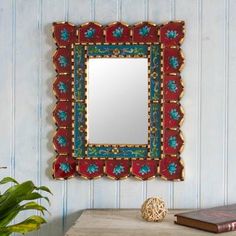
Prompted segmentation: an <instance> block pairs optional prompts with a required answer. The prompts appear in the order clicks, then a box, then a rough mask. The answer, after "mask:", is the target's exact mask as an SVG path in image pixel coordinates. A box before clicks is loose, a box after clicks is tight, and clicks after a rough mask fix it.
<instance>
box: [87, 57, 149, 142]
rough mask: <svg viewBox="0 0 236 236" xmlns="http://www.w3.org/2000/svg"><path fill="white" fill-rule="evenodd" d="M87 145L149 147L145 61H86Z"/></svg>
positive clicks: (122, 59)
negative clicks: (140, 145) (147, 145)
mask: <svg viewBox="0 0 236 236" xmlns="http://www.w3.org/2000/svg"><path fill="white" fill-rule="evenodd" d="M87 89H88V143H89V144H147V143H148V59H147V58H95V59H89V60H88V87H87Z"/></svg>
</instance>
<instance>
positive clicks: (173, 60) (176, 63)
mask: <svg viewBox="0 0 236 236" xmlns="http://www.w3.org/2000/svg"><path fill="white" fill-rule="evenodd" d="M169 63H170V66H171V67H172V68H174V69H177V68H178V67H179V61H178V59H177V57H174V56H172V57H171V58H170V59H169Z"/></svg>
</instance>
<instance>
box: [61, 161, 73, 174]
mask: <svg viewBox="0 0 236 236" xmlns="http://www.w3.org/2000/svg"><path fill="white" fill-rule="evenodd" d="M59 168H60V169H61V170H62V171H63V172H65V173H69V172H70V169H71V167H70V164H69V163H60V167H59Z"/></svg>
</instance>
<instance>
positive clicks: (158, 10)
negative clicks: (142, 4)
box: [148, 0, 171, 24]
mask: <svg viewBox="0 0 236 236" xmlns="http://www.w3.org/2000/svg"><path fill="white" fill-rule="evenodd" d="M170 3H171V2H170V0H166V1H162V0H149V8H148V10H149V14H148V16H149V20H150V21H153V22H154V23H156V24H162V23H164V22H166V21H169V20H170V14H171V8H170Z"/></svg>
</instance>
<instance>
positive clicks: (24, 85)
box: [12, 0, 39, 218]
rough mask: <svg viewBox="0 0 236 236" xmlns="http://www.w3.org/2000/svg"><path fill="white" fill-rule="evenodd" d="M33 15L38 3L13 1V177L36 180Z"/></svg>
mask: <svg viewBox="0 0 236 236" xmlns="http://www.w3.org/2000/svg"><path fill="white" fill-rule="evenodd" d="M37 17H38V5H37V4H35V2H33V1H28V0H27V1H21V0H18V1H16V57H15V63H16V64H15V165H16V168H15V177H16V179H17V180H18V181H20V182H21V181H25V180H32V181H33V182H34V183H36V184H37V171H38V168H37V167H38V166H37V164H38V162H37V161H38V145H37V141H38V139H37V138H38V136H37V135H38V130H37V125H38V113H37V112H38V111H37V105H38V96H37V94H38V87H37V85H38V56H39V51H38V44H39V41H38V18H37ZM29 18H30V19H31V20H30V21H29ZM27 165H29V166H30V168H27ZM12 168H14V166H13V167H12ZM29 215H30V213H29V212H24V213H23V214H22V215H21V217H22V218H26V217H28V216H29Z"/></svg>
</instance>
